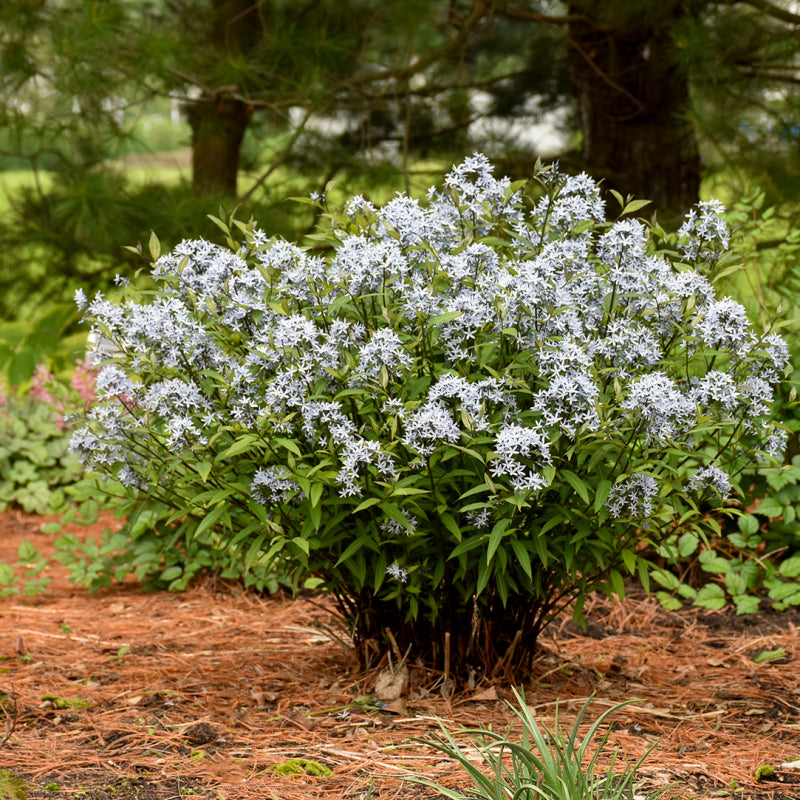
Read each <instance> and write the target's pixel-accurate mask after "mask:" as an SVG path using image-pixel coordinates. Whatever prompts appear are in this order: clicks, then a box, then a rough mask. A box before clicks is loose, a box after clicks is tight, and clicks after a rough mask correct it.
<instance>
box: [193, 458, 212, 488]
mask: <svg viewBox="0 0 800 800" xmlns="http://www.w3.org/2000/svg"><path fill="white" fill-rule="evenodd" d="M213 466H214V465H213V464H212V463H211V462H210V461H199V462H197V463H196V464H195V465H194V468H195V469H196V470H197V474H198V475H199V476H200V479H201V480H202V481H203V483H205V482H206V481H207V480H208V476H209V475H210V474H211V469H212V468H213Z"/></svg>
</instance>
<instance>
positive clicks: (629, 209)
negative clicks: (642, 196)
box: [620, 200, 653, 216]
mask: <svg viewBox="0 0 800 800" xmlns="http://www.w3.org/2000/svg"><path fill="white" fill-rule="evenodd" d="M652 202H653V201H652V200H631V201H630V203H627V204H626V206H625V208H623V209H622V214H621V215H620V216H622V215H624V214H633V213H635V212H636V211H638V210H639V209H640V208H644V207H645V206H647V205H650V203H652Z"/></svg>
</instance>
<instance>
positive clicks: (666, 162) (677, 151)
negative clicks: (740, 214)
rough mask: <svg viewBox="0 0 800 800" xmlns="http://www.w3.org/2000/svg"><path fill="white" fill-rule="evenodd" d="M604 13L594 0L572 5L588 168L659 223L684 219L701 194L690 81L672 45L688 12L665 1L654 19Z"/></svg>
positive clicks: (645, 15)
mask: <svg viewBox="0 0 800 800" xmlns="http://www.w3.org/2000/svg"><path fill="white" fill-rule="evenodd" d="M609 5H612V4H609ZM613 5H615V6H616V4H613ZM602 8H603V4H602V3H600V4H598V3H596V2H594V1H593V0H585V1H584V2H575V3H573V4H571V5H570V12H571V13H572V14H575V15H576V16H575V20H574V21H572V22H571V23H570V66H571V71H572V79H573V83H574V86H575V93H576V97H577V100H578V105H579V110H580V117H581V129H582V132H583V155H584V159H585V162H586V168H587V170H588V171H589V172H590V173H591V174H592V176H593V177H594V178H597V179H603V180H604V185H605V186H606V187H608V188H612V189H616V190H617V191H618V192H620V193H621V194H622V195H623V196H624V195H627V194H632V195H635V196H636V197H639V198H644V199H647V200H652V201H653V206H649V207H648V208H652V209H654V210H656V211H658V212H660V214H661V215H662V216H664V215H667V216H671V215H673V214H682V213H684V212H685V211H686V210H687V209H688V208H689V206H691V205H692V204H693V203H696V202H697V200H698V193H699V189H700V157H699V154H698V149H697V141H696V139H695V134H694V130H693V128H692V124H691V122H690V120H689V118H688V114H687V111H688V105H689V81H688V75H687V73H686V71H685V70H684V69H682V68H681V67H680V66H679V65H678V64H677V62H676V59H675V57H674V47H675V46H674V42H673V39H672V36H673V31H674V24H675V22H676V21H678V20H679V19H680V17H681V15H683V14H686V13H687V12H686V11H685V10H684V6H683V4H679V3H674V2H668V1H667V0H665V2H664V4H663V6H661V8H660V10H659V11H658V12H657V13H654V12H653V11H652V10H651V11H650V13H646V12H641V11H638V12H637V11H636V10H635V8H634V9H631V10H630V11H629V12H628V14H627V15H626V16H617V17H616V18H615V19H613V20H610V19H609V20H603V18H602V14H603V11H602V10H600V9H602ZM651 9H652V6H651Z"/></svg>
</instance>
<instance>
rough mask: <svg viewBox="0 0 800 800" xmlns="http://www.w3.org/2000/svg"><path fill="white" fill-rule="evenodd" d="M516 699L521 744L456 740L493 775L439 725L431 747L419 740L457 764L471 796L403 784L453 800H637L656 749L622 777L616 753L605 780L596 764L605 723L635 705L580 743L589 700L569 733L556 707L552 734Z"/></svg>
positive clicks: (464, 733) (481, 736)
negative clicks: (648, 761) (647, 761)
mask: <svg viewBox="0 0 800 800" xmlns="http://www.w3.org/2000/svg"><path fill="white" fill-rule="evenodd" d="M514 697H515V698H516V700H517V703H518V706H519V707H515V706H514V705H513V704H511V703H508V705H509V706H510V708H511V710H512V711H513V712H514V714H515V715H516V717H517V718H518V719H519V721H520V722H521V723H522V734H521V736H520V738H519V740H518V741H516V740H512V739H511V738H510V734H511V731H510V730H509V731H508V733H506V734H505V735H503V734H501V733H497V732H495V731H490V730H485V729H482V728H479V729H464V730H461V731H459V732H458V734H457V736H458V738H459V739H461V738H463V739H465V740H466V741H467V742H469V745H470V750H471V751H472V750H473V749H474V750H477V752H478V755H479V756H480V758H481V761H482V765H483V766H484V767H488V768H489V774H486V773H484V772H483V771H482V770H481V769H480V768H479V767H477V766H476V765H475V764H474V762H473V758H474V757H473V755H472V752H469V751H467V750H466V749H465V748H464V746H463V745H461V744H460V743H459V741H458V739H457V738H456V736H454V735H453V734H452V733H450V732H449V731H448V730H447V728H445V727H444V725H443V724H442V723H441V722H440V723H439V725H440V727H441V729H442V735H440V736H435V737H434V738H433V739H432V740H431V741H428V740H425V739H418V740H417V741H420V742H422V743H423V744H428V745H430V746H431V747H434V748H435V749H436V750H438V751H439V752H441V753H444V754H445V755H446V756H447V757H448V758H452V759H455V760H456V761H458V763H459V764H460V765H461V766H462V767H463V769H464V772H466V773H467V775H468V776H469V777H470V778H471V779H472V782H473V784H474V788H473V789H470V790H469V791H468V793H467V794H464V793H463V792H460V791H457V790H454V789H448V788H447V787H445V786H442V785H440V784H438V783H435V782H433V781H430V780H428V779H426V778H420V777H417V776H413V777H409V778H405V780H407V781H408V782H410V783H416V784H421V785H423V786H428V787H430V788H432V789H435V790H436V791H437V792H440V793H441V794H442V795H443V796H444V797H449V798H451V800H467V798H474V799H475V800H508V798H512V797H513V798H517V800H621V799H622V798H625V800H627V799H628V798H631V797H633V796H634V792H635V790H636V789H637V788H638V786H637V783H638V781H639V776H638V771H639V768H640V767H641V766H642V764H643V763H644V761H645V759H646V758H647V756H648V755H650V752H652V749H653V748H650V750H648V751H647V753H645V755H644V756H642V757H641V758H640V759H639V760H638V761H637V762H636V763H635V764H630V763H626V764H625V765H624V768H623V770H622V771H620V772H614V768H615V767H616V766H617V752H614V753H613V754H612V756H611V763H610V765H609V767H608V770H607V772H606V773H605V774H600V773H599V772H598V763H597V762H598V758H599V757H600V755H601V754H602V753H603V751H604V750H605V748H606V745H607V744H608V738H609V736H610V734H611V728H610V727H609V728H608V729H607V730H606V732H605V733H604V734H603V735H602V736H600V737H599V740H598V735H599V733H600V729H601V727H602V726H603V723H604V722H605V721H606V720H607V719H608V717H609V716H610V715H612V714H614V713H615V712H617V711H619V710H620V709H621V708H624V707H625V706H627V705H630V703H631V702H634V701H628V702H626V703H620V704H618V705H616V706H612V707H611V708H609V709H607V710H606V711H604V712H603V713H602V714H601V715H600V716H599V717H598V718H597V719H596V720H595V722H594V723H592V725H591V727H590V728H589V730H588V731H587V733H586V735H585V736H584V737H583V738H581V735H580V726H581V724H582V723H583V720H584V718H585V717H586V713H587V711H588V710H589V706H590V705H591V699H590V700H589V701H587V702H586V703H585V704H584V706H583V707H582V708H581V710H580V711H579V712H578V716H577V718H576V720H575V723H574V724H573V726H572V729H571V730H570V731H569V732H566V731H564V730H562V729H561V728H560V727H559V724H558V706H556V714H555V722H554V724H553V728H552V729H550V728H548V727H547V726H546V725H543V724H540V723H538V722H537V721H536V718H535V717H534V715H533V712H532V711H531V709H530V707H529V706H528V705H526V703H525V696H524V694H522V693H521V692H519V691H518V690H516V689H514ZM654 747H655V745H654ZM663 793H664V789H661V790H658V791H654V792H648V793H647V794H643V793H642V794H640V793H637V794H636V795H635V796H636V797H642V798H647V799H648V800H650V798H657V797H660V796H661V795H662V794H663Z"/></svg>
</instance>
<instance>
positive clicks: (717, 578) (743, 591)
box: [652, 190, 800, 614]
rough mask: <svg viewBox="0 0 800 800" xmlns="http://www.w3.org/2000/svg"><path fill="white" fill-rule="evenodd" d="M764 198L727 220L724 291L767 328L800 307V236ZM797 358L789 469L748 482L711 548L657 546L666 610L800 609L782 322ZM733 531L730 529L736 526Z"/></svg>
mask: <svg viewBox="0 0 800 800" xmlns="http://www.w3.org/2000/svg"><path fill="white" fill-rule="evenodd" d="M764 201H765V194H764V192H762V191H759V190H755V191H752V192H749V193H747V194H745V195H744V196H743V197H742V199H741V200H740V201H739V202H737V203H736V204H735V205H734V206H733V207H732V208H731V210H730V212H729V213H728V214H727V215H726V218H727V219H728V220H729V222H730V223H731V224H732V226H733V236H732V241H731V247H730V254H729V257H728V263H729V264H730V267H729V269H728V270H726V273H727V274H726V275H725V276H724V278H723V282H724V285H726V286H727V287H728V288H729V289H730V290H731V291H732V292H734V293H735V294H736V295H737V296H740V297H741V298H742V300H743V303H745V304H746V305H747V306H748V311H749V313H750V315H751V316H759V317H761V319H762V320H763V321H764V322H765V324H766V323H767V322H768V320H769V319H770V318H771V317H774V316H778V317H780V316H782V315H783V314H784V313H786V312H788V313H789V314H795V313H796V309H797V308H798V305H799V304H800V303H799V301H800V282H798V277H797V274H796V273H797V270H796V264H797V258H798V254H800V231H798V230H797V229H795V228H794V227H793V226H792V225H791V222H790V220H787V219H786V218H785V217H783V216H781V214H780V213H779V212H778V211H777V210H776V209H775V208H764ZM777 324H778V325H780V327H781V329H782V333H783V337H784V339H785V340H786V342H787V344H788V348H789V352H790V361H789V366H788V367H787V377H786V380H785V381H783V382H781V383H780V384H778V386H777V391H776V395H775V399H774V404H773V413H774V416H775V417H776V418H778V419H780V421H781V424H782V425H783V426H784V428H785V429H786V430H787V431H788V434H789V436H788V441H787V446H786V448H785V450H784V452H783V454H782V455H783V461H784V463H778V464H776V465H760V466H758V468H757V469H748V470H745V472H744V473H743V475H742V478H741V481H740V487H741V490H742V496H741V498H740V500H739V503H740V505H741V507H742V508H743V509H746V512H747V513H743V514H741V515H739V516H737V517H736V518H735V519H734V520H731V522H729V523H728V524H724V521H723V525H722V526H721V528H720V531H719V533H718V534H717V535H715V536H713V537H711V538H710V539H708V540H704V539H701V538H700V537H698V536H697V535H695V534H694V533H692V532H676V533H675V534H674V535H673V536H671V537H670V538H669V539H668V540H667V541H666V542H664V543H662V545H660V546H659V547H658V550H657V554H658V556H659V557H660V558H662V559H663V563H662V564H659V565H658V566H657V567H656V568H655V569H654V570H653V572H652V577H653V579H654V580H655V582H656V583H657V584H658V585H659V587H660V588H659V590H658V591H657V592H656V594H657V596H658V598H659V599H660V600H661V602H662V604H663V605H665V606H666V607H668V608H680V607H681V606H682V605H683V604H684V603H686V602H689V603H691V604H693V605H695V606H698V607H701V608H713V609H720V608H723V607H724V606H725V605H727V604H728V603H729V602H732V603H733V605H734V606H735V607H736V609H737V611H738V612H739V613H741V614H746V613H755V612H757V611H759V610H760V609H761V608H762V607H764V606H765V605H766V606H769V607H771V608H774V609H776V610H783V609H785V608H788V607H790V606H797V605H800V585H798V581H797V578H798V577H800V533H798V526H797V519H798V514H800V444H798V432H800V413H798V402H797V399H796V393H797V386H798V382H799V381H800V319H798V318H797V317H789V318H787V319H784V320H781V321H780V322H779V323H777ZM731 523H732V524H731Z"/></svg>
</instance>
